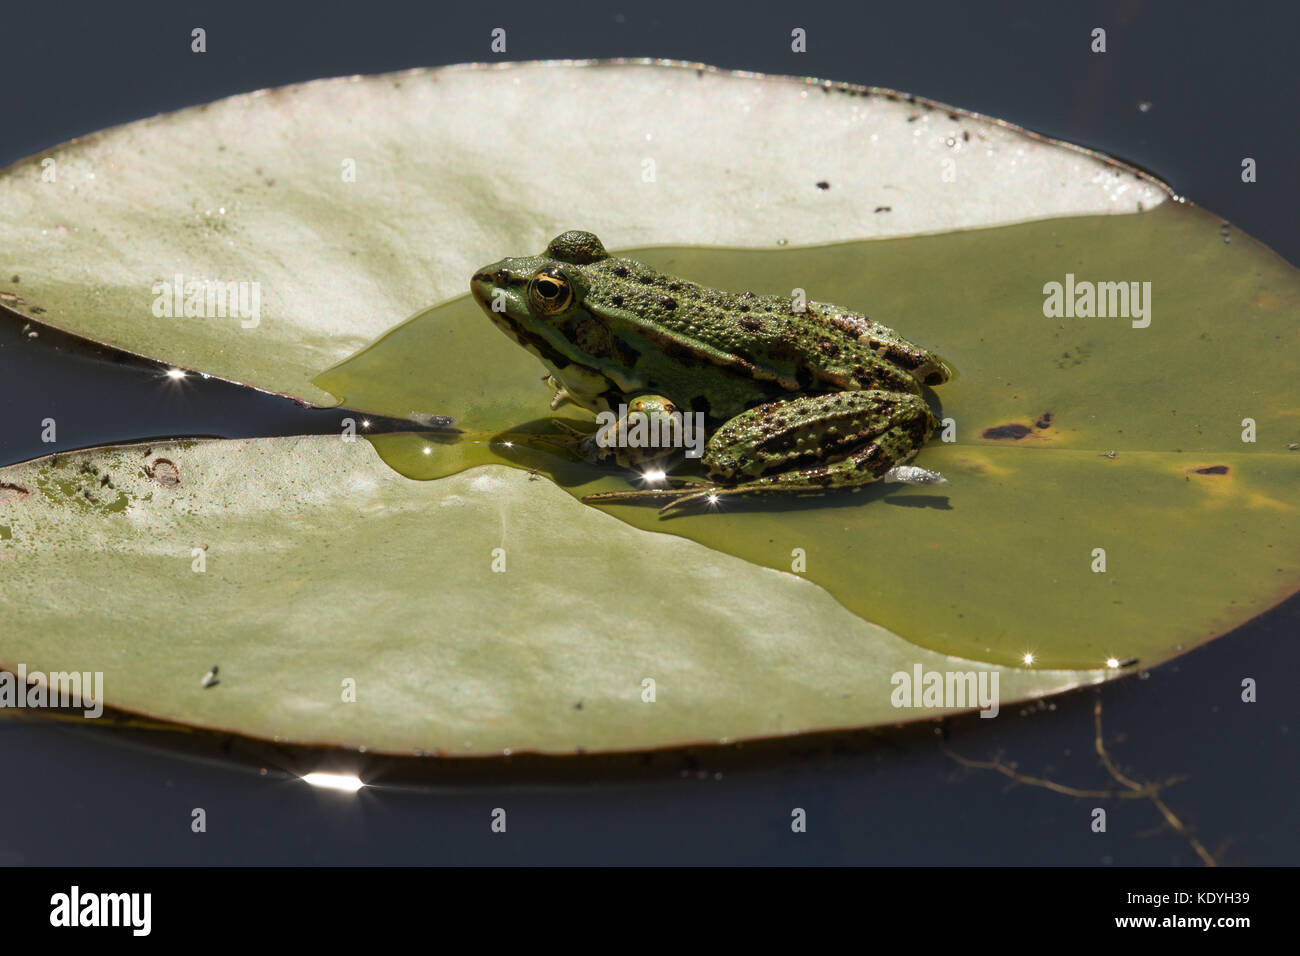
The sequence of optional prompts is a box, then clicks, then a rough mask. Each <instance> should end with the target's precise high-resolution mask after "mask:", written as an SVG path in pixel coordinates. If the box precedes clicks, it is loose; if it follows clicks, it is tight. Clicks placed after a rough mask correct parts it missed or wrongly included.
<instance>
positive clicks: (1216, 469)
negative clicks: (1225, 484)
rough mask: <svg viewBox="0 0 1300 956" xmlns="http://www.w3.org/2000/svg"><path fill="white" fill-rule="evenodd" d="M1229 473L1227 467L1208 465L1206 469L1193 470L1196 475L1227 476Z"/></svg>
mask: <svg viewBox="0 0 1300 956" xmlns="http://www.w3.org/2000/svg"><path fill="white" fill-rule="evenodd" d="M1227 473H1228V466H1227V465H1206V466H1205V467H1204V468H1193V469H1192V474H1194V475H1226V474H1227Z"/></svg>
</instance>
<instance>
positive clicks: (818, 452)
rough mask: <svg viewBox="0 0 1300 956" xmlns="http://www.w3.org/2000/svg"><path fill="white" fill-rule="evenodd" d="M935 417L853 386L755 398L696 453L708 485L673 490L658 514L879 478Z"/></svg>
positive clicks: (906, 456) (909, 401)
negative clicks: (781, 398)
mask: <svg viewBox="0 0 1300 956" xmlns="http://www.w3.org/2000/svg"><path fill="white" fill-rule="evenodd" d="M937 424H938V423H937V422H936V421H935V419H934V415H933V414H932V413H931V412H930V408H929V406H928V405H927V404H926V403H925V401H924V399H922V398H920V397H919V396H916V395H909V394H904V393H898V392H882V391H861V392H840V393H835V394H831V395H816V396H802V397H799V398H795V399H791V400H789V401H785V402H772V403H769V404H767V405H760V406H759V407H758V408H754V409H751V410H749V411H747V412H744V413H742V414H741V415H738V416H737V417H736V418H733V419H732V420H731V421H729V422H727V423H726V424H725V425H724V426H723V427H722V428H720V429H719V430H718V431H717V432H715V433H714V434H713V436H712V438H710V439H709V445H708V448H707V450H706V452H705V455H704V465H705V467H706V470H707V473H708V475H709V477H710V478H711V479H713V480H714V481H715V482H716V484H715V485H714V487H713V488H711V489H695V490H694V491H686V492H684V493H681V494H678V495H676V496H674V497H673V498H672V499H671V500H670V501H669V502H668V503H667V504H665V505H664V507H663V508H661V509H660V513H661V514H671V513H673V512H675V511H679V510H681V509H682V508H684V507H686V506H688V505H691V504H694V503H697V502H699V501H707V502H708V503H709V504H710V505H716V504H717V503H718V502H719V501H720V500H722V499H723V498H728V497H738V496H743V497H757V496H760V495H810V494H819V493H821V492H824V491H828V490H831V489H835V488H855V487H860V486H862V485H866V484H870V483H871V482H873V481H879V480H880V479H881V478H883V477H884V476H885V475H886V474H887V473H888V472H889V471H890V470H891V469H893V468H895V467H896V466H898V465H901V464H905V463H906V462H908V461H911V459H912V458H913V457H915V455H916V453H917V452H918V451H920V449H921V446H922V445H924V444H925V440H926V438H927V437H928V436H929V434H930V432H932V431H933V430H934V428H935V426H936V425H937Z"/></svg>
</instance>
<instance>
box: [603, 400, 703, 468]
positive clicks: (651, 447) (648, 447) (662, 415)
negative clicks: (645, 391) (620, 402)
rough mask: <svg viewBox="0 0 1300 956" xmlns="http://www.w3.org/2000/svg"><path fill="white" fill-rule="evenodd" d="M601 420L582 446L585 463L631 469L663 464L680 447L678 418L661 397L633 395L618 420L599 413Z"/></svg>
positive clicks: (671, 405) (608, 414) (670, 406)
mask: <svg viewBox="0 0 1300 956" xmlns="http://www.w3.org/2000/svg"><path fill="white" fill-rule="evenodd" d="M601 417H602V418H603V419H604V421H603V422H602V425H601V427H600V428H598V429H597V431H596V433H595V434H594V435H592V436H590V437H589V438H587V439H586V440H585V441H583V443H582V454H583V456H584V457H585V458H586V459H587V460H588V461H592V462H615V463H617V464H619V465H621V466H622V467H624V468H635V467H638V466H642V465H647V464H652V463H654V462H659V461H663V460H664V459H665V458H667V457H669V456H671V455H673V454H674V453H676V452H677V451H680V449H681V447H682V439H681V437H680V435H679V434H678V430H679V429H680V427H681V423H682V419H681V416H680V415H678V414H677V406H676V405H674V404H673V403H672V402H671V401H669V400H668V399H666V398H664V397H663V396H662V395H637V396H636V397H634V398H631V399H629V400H628V402H627V411H626V413H625V414H624V415H622V417H617V418H616V417H615V413H613V412H603V413H601Z"/></svg>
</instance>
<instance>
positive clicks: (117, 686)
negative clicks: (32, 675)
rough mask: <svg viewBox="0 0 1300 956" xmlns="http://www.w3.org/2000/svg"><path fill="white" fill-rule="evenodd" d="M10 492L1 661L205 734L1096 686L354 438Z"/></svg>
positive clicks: (670, 723)
mask: <svg viewBox="0 0 1300 956" xmlns="http://www.w3.org/2000/svg"><path fill="white" fill-rule="evenodd" d="M104 476H107V478H108V482H107V483H105V482H104V481H103V478H104ZM0 482H3V483H2V484H0V489H8V492H7V497H0V531H2V532H3V534H0V574H3V577H4V582H5V633H4V640H3V646H2V647H0V664H3V665H5V666H7V667H9V668H11V669H13V668H16V667H17V666H18V665H19V664H24V665H26V668H27V670H28V671H29V672H30V671H32V670H37V669H40V670H43V671H45V672H49V671H91V672H94V671H99V672H102V674H103V688H104V691H103V692H104V696H105V697H106V698H107V699H108V700H109V701H110V702H111V703H113V704H115V705H117V706H119V707H123V708H126V709H128V710H135V711H141V712H146V713H149V714H152V715H155V716H159V717H165V718H169V719H172V720H177V721H183V722H185V723H189V724H195V725H198V726H202V727H210V728H216V729H222V730H233V731H238V732H241V733H245V734H253V735H256V736H262V737H274V738H276V739H279V740H290V741H296V742H303V743H318V742H319V743H340V744H347V745H350V746H364V747H367V748H369V749H372V750H383V751H391V752H412V751H414V752H418V753H429V754H433V753H440V754H447V755H485V754H497V753H501V752H502V751H513V752H519V751H539V752H554V753H566V752H567V753H572V752H574V751H575V750H587V751H598V750H630V749H638V748H648V747H662V746H667V745H670V744H682V743H691V742H697V741H709V742H712V741H717V740H724V739H728V738H730V739H740V738H751V737H763V736H770V735H780V734H790V733H796V732H799V731H805V730H814V729H826V728H831V727H839V726H844V727H850V726H858V725H863V724H875V723H882V722H889V723H892V722H897V721H901V720H907V719H914V718H916V717H918V716H934V715H935V714H937V713H940V712H942V709H919V710H918V709H912V708H897V707H895V706H894V705H893V703H892V702H891V696H892V695H893V694H894V691H895V685H894V684H893V683H892V682H891V680H892V675H893V674H895V673H898V672H905V673H907V674H909V675H911V674H913V673H914V671H915V669H916V668H918V667H919V668H921V669H922V671H923V672H931V671H935V672H953V671H963V672H965V671H969V672H972V673H975V674H978V673H981V672H986V673H988V674H996V675H997V680H998V684H999V687H998V690H999V695H1000V699H1001V702H1002V704H1003V705H1004V706H1005V705H1007V704H1009V703H1010V702H1011V701H1013V700H1017V699H1023V698H1025V697H1035V696H1040V695H1042V694H1045V693H1048V692H1051V691H1055V690H1061V689H1064V688H1067V687H1071V686H1075V685H1077V684H1079V683H1082V682H1087V681H1095V680H1099V679H1100V674H1099V673H1095V672H1094V673H1086V672H1085V673H1076V672H1065V671H1045V670H1042V671H1031V670H1014V669H1007V668H999V667H991V666H989V665H985V664H978V663H973V662H968V661H955V660H952V659H950V658H947V657H944V656H943V655H940V654H936V653H934V652H931V651H925V650H922V649H920V648H917V647H915V646H913V645H912V644H910V643H908V642H907V641H904V640H902V639H901V638H899V637H897V636H896V635H894V634H891V633H890V632H888V631H886V630H885V629H883V628H880V627H877V626H875V625H873V624H869V623H867V622H865V621H863V620H861V619H859V618H857V617H855V616H854V615H852V614H850V613H849V612H848V611H847V610H845V609H844V608H843V607H841V606H840V605H839V604H838V603H837V602H836V601H835V600H834V599H832V598H831V597H830V596H829V595H828V594H826V592H825V591H823V590H822V589H820V588H818V587H817V586H815V585H813V584H810V583H809V582H807V581H804V580H801V579H800V578H799V577H798V576H797V575H794V574H788V573H780V572H776V571H770V570H767V569H765V568H760V567H756V566H755V565H753V564H750V563H748V562H745V561H742V560H740V559H738V558H732V557H728V556H726V555H720V554H717V553H716V552H712V551H710V550H708V549H706V548H704V547H702V546H700V545H698V544H694V543H692V542H689V541H685V540H683V539H681V538H677V537H674V536H671V535H661V534H653V533H649V532H645V531H639V530H637V529H635V528H631V527H629V526H627V525H626V524H624V523H622V522H620V521H617V520H615V519H614V518H611V517H609V516H608V515H605V514H602V513H601V512H599V511H597V510H596V509H593V508H588V507H586V506H584V505H582V504H580V503H579V502H577V501H575V500H573V499H572V498H571V497H570V496H568V495H566V494H564V493H563V492H561V491H558V490H557V489H556V488H555V487H554V485H552V484H551V483H550V482H548V481H545V480H540V479H539V480H530V476H528V475H527V474H526V473H525V472H523V471H520V470H518V469H511V468H502V467H499V466H488V467H483V468H476V469H473V470H471V471H467V472H464V473H462V474H459V475H456V476H454V477H451V478H446V479H442V480H439V481H432V482H421V481H413V480H411V479H408V478H404V477H402V476H400V475H398V474H396V473H395V472H393V471H392V470H391V469H389V468H388V467H386V466H385V465H384V464H383V463H382V462H380V461H379V459H378V456H376V454H375V453H374V451H373V449H371V447H370V446H369V445H368V444H367V443H365V442H362V441H357V442H352V443H349V442H345V441H342V440H340V439H338V438H320V437H317V438H302V439H292V438H288V439H286V438H275V439H262V440H250V441H229V442H200V443H184V444H171V445H154V446H151V447H148V448H146V447H145V446H128V447H117V448H111V449H103V450H99V451H94V452H85V453H79V454H76V455H64V456H59V457H58V458H57V459H56V460H53V461H52V460H50V459H42V460H40V461H37V462H31V463H28V464H25V465H19V466H15V467H11V468H7V469H4V470H3V471H0ZM200 561H201V564H199V563H197V562H200ZM199 568H201V570H199ZM214 665H216V666H217V667H218V682H217V683H216V684H214V685H212V686H208V687H205V686H203V677H204V675H205V674H206V673H207V672H208V671H209V669H211V668H212V667H213V666H214ZM987 679H988V678H986V680H987ZM646 681H653V682H654V683H653V697H654V700H653V701H650V700H647V699H646V698H647V697H648V696H649V695H648V693H647V691H648V690H649V688H650V685H648V684H646ZM349 689H351V690H352V691H354V696H355V699H354V700H347V699H345V697H346V696H348V691H349Z"/></svg>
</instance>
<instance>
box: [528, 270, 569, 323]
mask: <svg viewBox="0 0 1300 956" xmlns="http://www.w3.org/2000/svg"><path fill="white" fill-rule="evenodd" d="M571 305H573V286H572V285H571V284H570V283H569V280H568V279H566V278H565V277H564V273H563V272H561V271H560V270H559V269H542V270H541V271H540V272H538V273H537V275H535V276H533V277H532V279H531V280H529V282H528V306H529V308H531V309H532V310H533V312H534V313H536V314H537V315H556V314H558V313H560V312H563V311H564V310H565V309H567V308H568V307H569V306H571Z"/></svg>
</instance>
